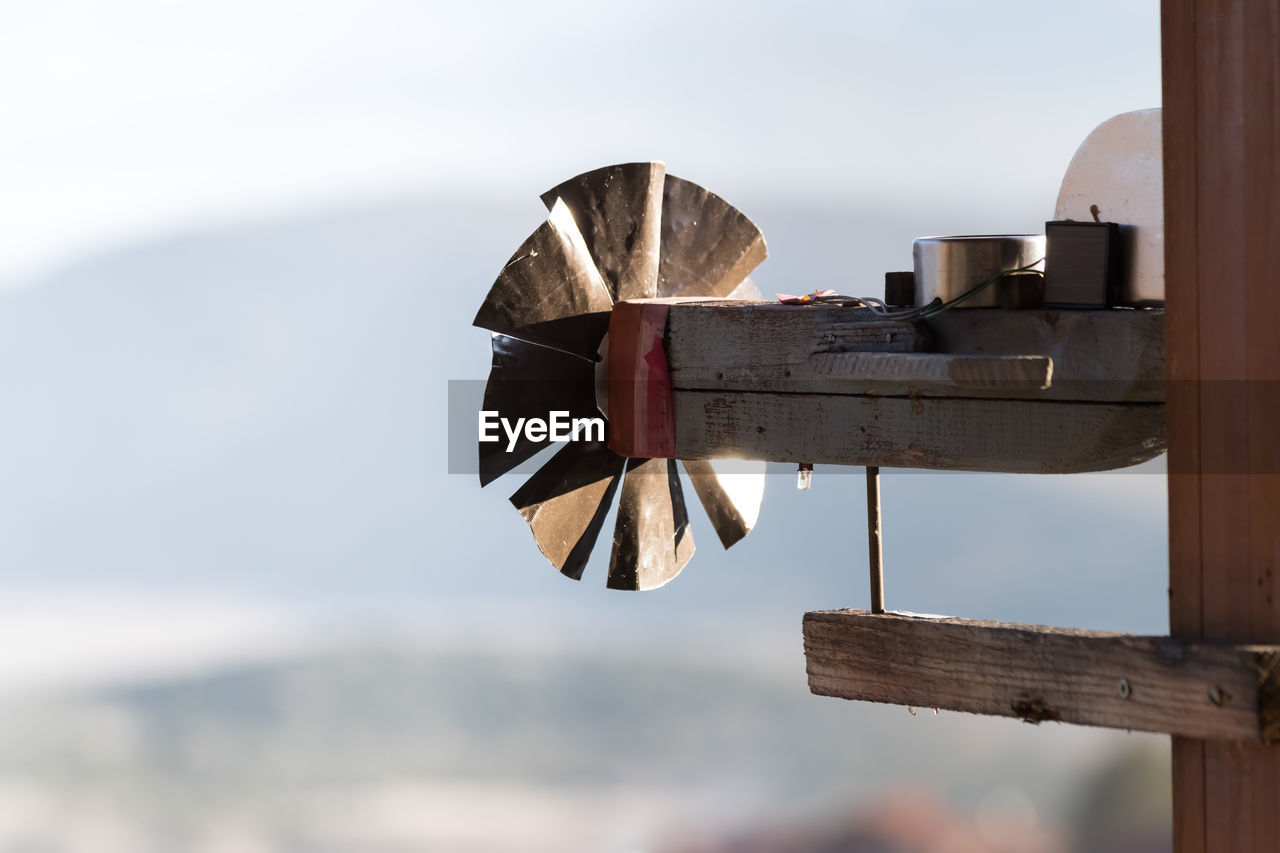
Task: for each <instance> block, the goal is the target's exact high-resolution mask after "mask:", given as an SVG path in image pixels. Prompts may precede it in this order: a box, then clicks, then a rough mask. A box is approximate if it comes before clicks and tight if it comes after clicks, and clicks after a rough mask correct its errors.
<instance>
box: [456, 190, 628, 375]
mask: <svg viewBox="0 0 1280 853" xmlns="http://www.w3.org/2000/svg"><path fill="white" fill-rule="evenodd" d="M612 307H613V300H612V299H611V298H610V297H609V290H608V288H607V287H606V286H605V284H604V280H603V279H602V278H601V277H600V273H599V271H598V270H596V267H595V264H594V263H593V262H592V260H591V253H590V252H588V251H587V246H586V243H585V242H584V241H583V239H582V235H581V234H580V233H579V232H578V227H577V226H576V225H575V224H574V222H573V217H572V216H571V215H570V213H569V209H568V208H567V207H566V206H565V205H564V204H562V203H557V204H555V205H554V206H553V207H552V209H551V215H550V216H548V217H547V221H546V222H544V223H542V225H540V226H538V229H537V230H536V231H534V232H533V234H532V235H530V237H529V239H527V240H525V241H524V243H523V244H522V245H521V246H520V248H519V249H517V250H516V253H515V254H514V255H512V256H511V260H509V261H507V264H506V266H504V267H503V268H502V272H501V273H499V274H498V279H497V281H495V282H494V283H493V287H492V288H490V289H489V295H488V296H486V297H485V300H484V304H482V305H481V306H480V311H479V312H478V313H477V314H476V318H475V321H474V324H475V325H477V326H479V327H481V328H483V329H488V330H489V331H491V332H498V333H499V334H503V335H510V336H511V337H513V338H519V339H520V340H523V341H532V342H533V343H539V344H544V345H546V346H549V347H554V348H556V349H561V350H564V351H565V352H569V353H573V354H574V355H580V356H582V357H583V358H588V359H594V358H595V354H596V348H597V347H598V346H599V345H600V339H601V338H602V337H604V333H605V331H606V330H607V329H608V327H609V310H610V309H611V308H612Z"/></svg>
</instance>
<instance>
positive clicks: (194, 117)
mask: <svg viewBox="0 0 1280 853" xmlns="http://www.w3.org/2000/svg"><path fill="white" fill-rule="evenodd" d="M1159 100H1160V67H1159V26H1158V8H1157V3H1156V2H1155V0H1128V2H1072V3H1048V2H1043V3H1032V2H972V3H951V2H941V0H938V1H937V2H893V3H889V2H875V3H869V2H856V3H855V2H849V3H834V2H833V3H778V2H773V3H762V2H752V0H736V2H714V3H686V2H675V0H652V2H645V3H637V2H632V3H625V4H608V3H601V2H594V1H592V2H588V1H587V0H543V2H538V3H498V2H451V3H436V2H400V0H361V2H351V0H307V2H292V0H285V2H269V0H266V1H265V2H264V0H218V2H188V3H182V4H174V3H162V2H146V0H118V1H117V2H113V3H110V4H103V3H99V2H92V1H91V0H83V2H75V0H51V2H43V3H27V4H19V5H11V6H10V7H8V8H7V9H6V11H5V16H4V26H3V27H0V127H2V129H3V132H0V188H2V189H3V191H2V192H0V229H3V232H4V235H5V238H4V240H3V241H0V281H5V280H8V281H9V282H10V283H13V282H14V281H15V280H16V279H20V278H22V277H31V276H32V275H34V274H36V273H38V272H39V271H41V270H43V269H47V268H49V267H51V266H57V265H59V264H61V263H63V262H65V261H67V260H69V259H71V258H73V257H75V256H76V255H78V254H81V253H84V252H86V251H91V250H95V249H99V248H103V247H107V246H110V245H111V244H113V243H116V242H120V241H134V240H140V239H146V238H147V237H150V236H155V235H160V234H164V233H166V232H172V231H175V230H181V229H183V228H185V227H189V226H190V225H193V224H201V223H205V222H210V221H224V222H225V221H229V220H236V219H239V218H243V217H246V216H264V215H267V216H270V215H275V214H278V213H287V212H289V211H291V210H295V209H299V208H306V207H308V206H314V205H317V204H322V205H337V204H342V203H344V202H347V201H351V200H356V199H369V198H378V197H383V196H388V195H421V194H429V193H446V194H479V195H485V196H489V197H496V196H502V197H508V198H510V197H515V198H522V199H523V198H532V195H534V194H536V193H537V192H540V191H541V190H542V189H545V188H546V187H547V186H550V185H552V184H554V183H557V182H558V181H560V180H562V179H563V178H564V177H566V176H567V175H571V174H575V173H577V172H580V171H583V170H585V169H587V168H592V167H595V166H598V165H603V164H604V163H607V162H616V161H620V160H625V159H664V160H666V161H667V162H668V164H669V165H670V167H671V169H672V171H673V172H675V173H677V174H680V175H683V176H687V177H690V178H691V179H694V180H696V181H698V182H699V183H703V184H704V185H707V186H710V187H712V188H715V189H717V190H719V191H721V192H723V193H725V194H727V195H728V196H729V197H731V198H734V199H743V198H750V197H752V196H753V195H755V196H759V195H761V194H765V193H770V194H777V193H786V194H789V195H794V196H801V197H805V196H822V197H826V198H830V199H836V200H840V201H843V202H849V203H857V202H866V203H869V204H879V203H892V202H893V201H894V200H897V201H899V202H903V203H912V204H921V203H931V202H932V203H944V204H949V205H955V204H964V205H973V206H983V205H992V204H1001V203H1004V202H1006V201H1009V200H1011V199H1012V200H1017V201H1021V202H1023V203H1025V202H1027V201H1028V200H1032V199H1033V200H1036V201H1037V202H1040V201H1041V200H1043V202H1042V203H1043V206H1044V207H1045V209H1046V213H1048V212H1051V211H1052V206H1053V200H1054V197H1055V195H1056V188H1057V183H1058V181H1059V180H1060V178H1061V175H1062V172H1063V170H1064V169H1065V168H1066V164H1067V161H1068V160H1069V159H1070V156H1071V153H1072V152H1073V151H1074V149H1075V147H1076V146H1077V145H1078V144H1079V143H1080V141H1081V140H1083V138H1084V137H1085V135H1086V134H1087V133H1088V132H1089V130H1090V129H1091V128H1092V127H1093V126H1095V125H1096V124H1097V123H1099V122H1100V121H1102V120H1103V119H1105V118H1107V117H1109V116H1111V115H1113V114H1115V113H1118V112H1123V111H1126V110H1131V109H1140V108H1145V107H1151V106H1156V105H1158V104H1159Z"/></svg>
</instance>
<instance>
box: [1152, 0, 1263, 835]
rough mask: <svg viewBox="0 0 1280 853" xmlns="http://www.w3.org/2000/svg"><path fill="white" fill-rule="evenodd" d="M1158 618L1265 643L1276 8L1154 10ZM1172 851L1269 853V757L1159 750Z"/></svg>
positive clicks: (1176, 744)
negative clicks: (1165, 551) (1158, 63)
mask: <svg viewBox="0 0 1280 853" xmlns="http://www.w3.org/2000/svg"><path fill="white" fill-rule="evenodd" d="M1161 31H1162V48H1163V64H1164V80H1163V82H1164V176H1165V177H1164V184H1165V247H1166V248H1165V279H1166V289H1167V309H1168V310H1167V312H1166V323H1167V328H1166V353H1167V371H1168V377H1169V379H1170V383H1169V388H1168V392H1167V413H1168V419H1169V433H1168V434H1169V545H1170V550H1169V559H1170V565H1169V596H1170V599H1169V608H1170V609H1169V614H1170V630H1171V632H1172V633H1173V635H1174V636H1177V637H1183V638H1204V639H1209V640H1225V641H1233V642H1265V643H1277V642H1280V601H1278V600H1277V598H1278V597H1280V596H1277V592H1278V590H1277V578H1276V574H1277V573H1278V570H1280V566H1278V565H1277V563H1280V393H1278V389H1280V382H1277V380H1280V165H1278V164H1277V159H1278V158H1280V155H1278V153H1277V152H1278V151H1280V102H1278V99H1280V0H1164V2H1163V4H1162V10H1161ZM1173 789H1174V790H1173V797H1174V801H1173V804H1174V850H1175V851H1177V853H1200V851H1204V853H1218V852H1219V851H1221V853H1227V851H1231V853H1251V852H1252V853H1261V851H1264V850H1280V748H1276V747H1264V746H1251V745H1229V744H1222V743H1216V742H1206V741H1200V740H1193V739H1188V738H1178V737H1175V738H1174V739H1173Z"/></svg>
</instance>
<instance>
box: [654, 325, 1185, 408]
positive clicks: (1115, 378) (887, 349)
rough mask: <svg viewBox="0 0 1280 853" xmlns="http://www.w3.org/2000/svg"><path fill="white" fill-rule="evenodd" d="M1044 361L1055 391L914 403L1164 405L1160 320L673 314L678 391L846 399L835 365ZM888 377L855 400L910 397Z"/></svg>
mask: <svg viewBox="0 0 1280 853" xmlns="http://www.w3.org/2000/svg"><path fill="white" fill-rule="evenodd" d="M926 351H927V352H931V353H943V354H948V355H961V356H987V357H993V356H1010V357H1013V356H1040V357H1047V358H1048V359H1049V360H1050V361H1052V363H1053V383H1052V384H1051V385H1049V386H1048V387H1047V388H1046V387H1044V386H1043V385H1042V384H1041V383H1039V382H1036V381H1028V382H1025V383H1018V382H1008V381H1006V382H1002V383H999V384H998V385H996V386H994V387H992V388H990V389H984V388H980V387H974V386H973V385H972V384H970V385H968V386H966V387H964V388H963V393H961V392H960V391H959V390H958V389H957V387H956V386H955V385H946V384H943V385H937V384H931V383H920V384H919V386H918V387H915V388H913V389H912V394H913V395H914V396H926V397H927V396H944V397H951V396H965V397H998V398H1003V399H1010V398H1017V399H1030V400H1077V401H1088V402H1132V403H1157V402H1161V401H1163V399H1164V382H1163V379H1164V373H1163V371H1164V366H1163V365H1164V311H1162V310H1159V309H1150V310H1140V311H1139V310H1116V311H1067V310H1052V309H1024V310H1004V309H995V308H984V309H972V310H955V311H947V312H946V313H944V314H940V315H939V316H937V317H934V318H932V319H930V320H927V321H923V322H920V323H914V324H913V323H908V322H906V321H903V320H884V319H877V317H876V315H874V314H873V313H872V312H870V311H868V310H866V309H855V308H841V307H839V306H835V305H779V304H777V303H768V302H727V301H706V300H700V301H690V300H685V301H680V302H674V301H673V302H672V304H671V310H670V314H669V316H668V320H667V361H668V363H669V365H670V368H671V383H672V386H673V387H675V388H686V389H696V390H705V391H777V392H782V393H797V392H805V393H836V394H847V393H850V391H851V389H850V386H849V383H848V382H847V381H845V380H844V379H842V378H841V377H839V376H833V375H832V374H831V372H830V371H829V370H827V369H824V365H825V364H826V363H827V361H828V360H829V359H830V356H831V355H832V354H835V353H851V352H856V353H867V352H873V353H912V352H926ZM892 378H893V377H892V375H891V374H886V376H885V377H884V381H882V382H881V383H878V384H877V383H874V382H872V383H868V385H866V386H864V387H863V388H862V389H860V390H859V393H867V394H877V395H888V396H905V394H904V392H903V390H902V387H901V383H893V382H890V381H888V380H890V379H892Z"/></svg>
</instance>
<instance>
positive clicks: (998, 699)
mask: <svg viewBox="0 0 1280 853" xmlns="http://www.w3.org/2000/svg"><path fill="white" fill-rule="evenodd" d="M804 644H805V659H806V662H807V669H808V674H809V688H810V690H812V691H813V692H814V693H816V694H819V695H823V696H836V697H840V698H843V699H858V700H864V701H870V702H886V703H890V704H895V705H914V706H917V707H926V708H942V709H947V710H952V711H965V712H969V713H975V714H987V715H994V716H1003V717H1017V718H1020V719H1023V720H1026V721H1027V722H1032V723H1038V722H1044V721H1055V722H1066V723H1079V724H1083V725H1091V726H1105V727H1109V728H1122V729H1134V730H1141V731H1153V732H1166V733H1173V734H1178V735H1182V736H1188V737H1195V738H1202V739H1212V740H1215V741H1233V742H1239V743H1247V742H1251V743H1261V742H1263V741H1264V740H1266V741H1269V742H1274V741H1275V740H1276V739H1277V738H1280V728H1278V727H1277V726H1275V725H1274V722H1273V721H1274V720H1275V718H1276V704H1277V696H1276V692H1275V681H1276V678H1277V675H1278V672H1280V647H1265V646H1237V645H1228V644H1223V645H1214V644H1207V643H1195V642H1183V641H1179V640H1175V639H1171V638H1169V637H1143V636H1136V635H1131V634H1112V633H1107V632H1100V631H1080V630H1075V629H1069V628H1047V627H1043V626H1030V625H1008V624H1002V623H998V622H980V621H974V620H968V619H937V618H928V617H919V616H907V615H901V614H894V613H887V614H871V613H868V612H866V611H858V610H837V611H824V612H816V613H807V614H805V617H804ZM1122 681H1123V684H1122ZM1213 690H1216V691H1217V692H1216V693H1215V694H1212V695H1214V696H1217V697H1218V701H1217V702H1215V701H1214V700H1213V699H1212V698H1211V691H1213ZM1264 720H1267V721H1271V722H1269V723H1268V725H1265V726H1264V724H1263V721H1264Z"/></svg>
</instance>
